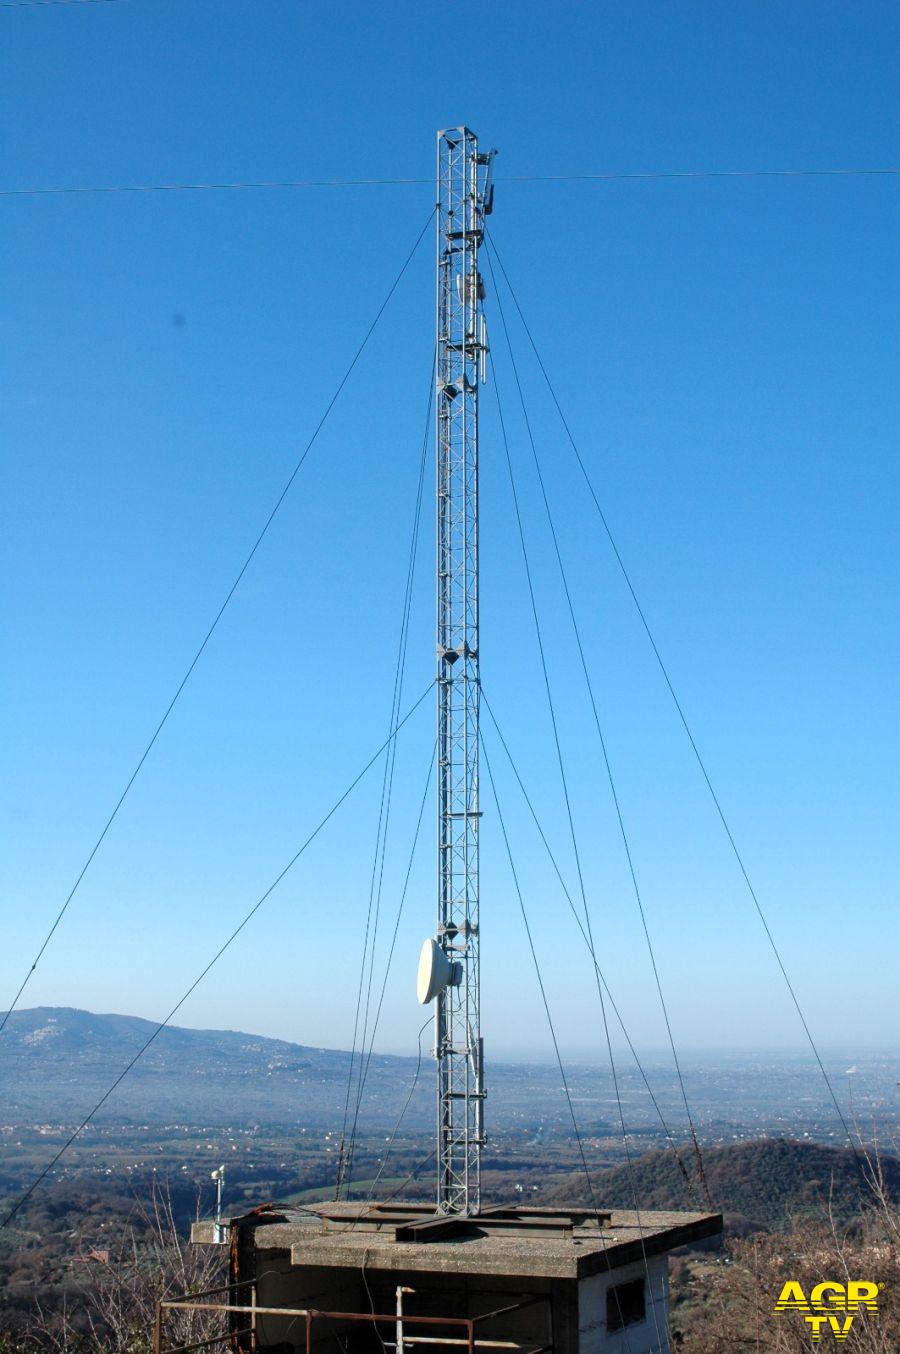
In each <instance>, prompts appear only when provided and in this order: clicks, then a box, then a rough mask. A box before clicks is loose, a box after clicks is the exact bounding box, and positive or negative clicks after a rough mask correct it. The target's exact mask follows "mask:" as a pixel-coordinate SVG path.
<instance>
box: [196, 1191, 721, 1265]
mask: <svg viewBox="0 0 900 1354" xmlns="http://www.w3.org/2000/svg"><path fill="white" fill-rule="evenodd" d="M231 1221H232V1223H233V1225H234V1226H235V1227H237V1228H238V1229H239V1230H240V1232H241V1241H242V1243H243V1244H247V1242H248V1241H249V1240H250V1239H251V1236H252V1244H253V1246H254V1247H255V1249H256V1250H266V1251H273V1250H274V1251H288V1252H290V1257H291V1263H292V1264H293V1265H297V1266H303V1267H306V1266H322V1267H324V1268H341V1269H359V1268H360V1267H361V1266H362V1264H363V1263H365V1267H366V1269H367V1270H405V1271H409V1272H411V1273H432V1274H483V1275H495V1276H501V1275H502V1276H507V1277H513V1278H522V1279H525V1278H531V1279H581V1278H585V1277H587V1276H588V1275H590V1274H597V1273H600V1272H601V1271H603V1270H608V1269H613V1268H618V1267H619V1266H620V1265H627V1264H631V1263H632V1262H633V1261H635V1260H641V1259H642V1258H643V1257H644V1255H646V1256H653V1255H662V1254H665V1253H666V1252H667V1251H671V1250H675V1249H676V1248H677V1247H679V1246H684V1245H687V1244H688V1243H689V1242H692V1241H700V1240H703V1239H705V1238H706V1237H711V1236H717V1235H719V1234H720V1233H721V1231H722V1215H721V1214H720V1213H685V1212H660V1211H652V1212H651V1211H647V1212H645V1211H644V1210H643V1209H642V1210H641V1212H640V1214H638V1213H637V1212H636V1211H635V1210H633V1209H613V1210H610V1211H608V1212H602V1213H599V1214H594V1213H593V1212H592V1211H591V1210H589V1209H565V1208H558V1209H537V1208H534V1209H516V1208H513V1207H510V1208H506V1209H504V1208H497V1209H490V1210H485V1212H484V1213H482V1214H481V1215H480V1216H478V1217H474V1218H465V1219H463V1218H454V1219H439V1218H437V1217H436V1215H435V1214H434V1212H433V1210H432V1209H430V1208H425V1207H422V1206H418V1207H416V1206H415V1205H401V1204H383V1205H377V1204H376V1205H372V1204H354V1203H350V1204H312V1205H310V1208H309V1210H302V1209H295V1208H291V1207H284V1208H279V1207H278V1206H277V1205H274V1206H273V1207H272V1208H271V1209H268V1210H266V1211H260V1212H256V1213H253V1214H249V1215H248V1216H246V1217H244V1218H235V1219H232V1220H231ZM445 1224H447V1225H445ZM423 1231H424V1232H425V1233H426V1236H424V1237H423V1236H418V1235H417V1233H421V1232H423ZM191 1239H192V1241H195V1242H199V1243H203V1242H211V1241H212V1240H213V1224H212V1223H211V1222H199V1223H195V1224H194V1227H193V1229H192V1233H191Z"/></svg>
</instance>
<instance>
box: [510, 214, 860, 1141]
mask: <svg viewBox="0 0 900 1354" xmlns="http://www.w3.org/2000/svg"><path fill="white" fill-rule="evenodd" d="M491 248H492V250H493V254H494V258H495V259H496V260H497V264H498V266H499V268H500V271H501V272H502V274H503V278H504V281H505V282H506V286H507V288H508V290H509V294H510V297H511V298H512V301H513V304H514V306H515V308H516V311H517V312H518V315H519V319H520V320H521V323H522V327H523V329H524V330H525V333H526V335H527V336H528V341H529V343H530V345H531V349H532V351H533V353H534V356H535V359H536V360H537V364H538V366H539V367H540V370H541V374H542V376H543V378H544V381H545V383H546V385H547V389H548V391H549V393H550V397H551V399H552V401H553V404H554V405H555V407H556V412H557V413H558V415H559V418H560V421H561V423H562V426H563V429H564V430H565V434H566V438H567V440H568V442H569V445H570V446H571V448H572V451H573V453H574V455H575V460H576V462H577V464H578V468H579V470H580V471H581V475H582V478H583V479H584V482H585V485H586V487H587V490H588V494H589V496H590V499H591V501H592V503H593V505H594V508H595V509H596V512H597V515H598V517H599V519H600V523H601V526H602V528H603V531H604V534H605V536H606V538H607V540H608V541H609V544H610V548H611V549H612V552H613V555H614V556H615V560H616V564H617V565H618V567H619V571H620V572H621V574H622V578H623V579H624V581H625V586H626V587H627V589H628V592H629V595H630V597H631V600H632V602H633V604H634V607H635V610H636V612H637V615H638V617H639V619H640V623H641V626H642V628H643V630H644V633H645V634H646V636H647V639H648V641H649V644H650V647H651V649H652V651H653V655H654V657H655V659H656V662H657V665H658V667H659V670H660V673H661V674H662V677H663V681H664V682H665V685H666V687H667V689H668V692H669V695H670V696H671V698H672V702H673V704H674V706H675V709H676V711H677V713H678V718H679V720H680V722H681V725H682V727H683V729H684V731H685V734H686V736H687V739H688V742H689V744H690V747H691V750H692V752H693V754H694V758H695V760H696V762H697V765H698V767H699V769H700V773H701V775H702V777H703V780H704V783H705V785H706V788H707V790H708V792H709V795H710V798H711V800H712V803H713V805H714V807H715V811H716V814H717V816H718V818H719V821H720V822H721V824H722V827H723V829H724V832H725V836H726V837H727V839H728V843H729V845H730V847H731V851H732V854H733V855H734V858H735V861H736V863H737V866H738V869H739V871H740V874H741V876H742V878H743V880H744V883H745V885H746V887H747V891H748V893H749V895H750V898H751V899H752V901H753V906H754V908H755V910H756V913H757V916H758V917H759V920H760V922H761V923H762V927H763V930H764V931H765V934H766V938H767V940H768V942H769V945H770V947H771V950H772V953H773V955H774V956H775V961H776V963H777V965H778V968H779V970H780V972H781V976H782V978H783V979H784V983H785V986H786V988H787V990H788V993H789V994H790V998H791V1001H792V1003H793V1005H794V1009H795V1010H796V1012H797V1015H798V1017H799V1019H800V1024H801V1025H802V1027H803V1032H804V1034H805V1035H806V1039H807V1042H808V1043H809V1046H810V1049H811V1050H812V1054H813V1057H814V1058H815V1061H816V1064H817V1066H818V1068H819V1071H820V1073H821V1074H822V1079H823V1081H824V1082H825V1085H826V1087H827V1089H828V1093H829V1095H830V1097H831V1101H832V1104H833V1105H834V1108H835V1111H836V1112H837V1116H838V1119H839V1120H840V1123H841V1126H842V1128H843V1130H844V1133H845V1135H846V1137H847V1141H848V1143H849V1144H850V1149H851V1151H852V1152H853V1155H854V1157H855V1158H856V1162H857V1165H858V1166H860V1167H862V1161H861V1159H860V1155H859V1152H858V1150H857V1147H856V1142H855V1140H854V1138H853V1135H852V1133H851V1132H850V1126H849V1124H848V1123H847V1119H846V1116H845V1115H844V1112H843V1110H842V1109H841V1106H840V1102H839V1101H838V1098H837V1095H836V1094H835V1090H834V1086H833V1085H832V1081H831V1078H830V1077H829V1075H828V1073H827V1071H826V1070H825V1064H824V1063H823V1061H822V1057H821V1055H820V1053H819V1049H818V1046H817V1044H816V1041H815V1039H814V1038H813V1034H812V1030H811V1029H810V1027H809V1024H808V1022H807V1019H806V1016H805V1015H804V1012H803V1008H802V1006H801V1005H800V999H799V997H798V996H797V993H796V990H795V988H794V984H793V983H792V982H791V979H790V976H789V974H788V971H787V968H786V966H785V963H784V960H783V959H782V957H781V951H780V950H779V948H778V944H777V942H776V940H775V936H774V935H773V933H772V929H771V927H770V925H769V922H768V918H767V917H766V914H765V912H764V910H763V906H762V904H761V903H760V901H759V895H758V894H757V892H756V889H755V887H754V885H753V883H752V881H751V879H750V874H749V871H748V869H747V866H746V864H745V863H744V858H743V855H742V853H741V851H740V849H739V847H738V844H737V841H736V840H735V837H734V834H733V832H732V830H731V827H730V825H729V822H728V819H727V818H726V816H725V810H724V809H723V807H722V802H721V800H720V798H719V796H718V793H717V792H716V790H715V788H714V786H713V783H712V779H711V777H710V774H709V771H708V770H707V767H706V762H705V761H704V759H703V757H702V755H701V753H700V749H699V747H698V745H697V741H696V739H695V737H694V734H693V731H692V729H691V726H690V724H689V723H688V719H687V715H686V714H685V712H684V707H683V705H682V703H681V701H680V700H679V698H678V695H677V694H676V691H675V687H674V684H673V682H672V679H671V677H670V675H669V670H668V668H667V667H666V664H665V662H664V661H663V657H662V654H661V653H660V650H659V646H658V645H657V643H656V639H655V638H654V635H653V631H652V630H651V628H650V622H649V621H648V620H647V615H646V612H645V611H644V608H643V606H642V605H641V603H640V601H639V599H638V595H637V591H636V590H635V587H634V584H633V582H632V580H631V575H630V573H629V572H628V569H627V568H626V566H625V561H624V559H623V558H622V555H621V553H620V551H619V547H618V545H617V544H616V540H615V537H614V536H613V534H612V530H611V528H610V525H609V522H608V521H607V518H606V514H605V513H604V511H603V508H602V506H601V504H600V499H599V498H598V496H597V491H596V489H595V488H594V484H593V481H592V480H591V477H590V475H589V474H588V470H587V466H586V465H585V463H584V458H583V457H582V455H581V452H580V450H579V448H578V445H577V443H576V441H575V438H574V435H573V433H572V430H571V427H570V425H569V422H568V420H567V418H566V416H565V414H564V412H563V409H562V405H561V404H560V402H559V398H558V396H557V394H556V390H555V388H554V386H553V383H552V381H551V380H550V374H549V372H548V371H547V368H546V366H545V364H544V360H543V358H542V357H541V354H540V352H539V351H538V347H537V344H536V342H535V339H534V335H533V334H532V331H531V329H530V327H529V325H528V322H527V320H526V319H525V315H524V313H523V311H522V307H521V305H520V304H519V300H518V297H517V296H516V292H515V290H514V288H513V285H512V282H511V281H510V278H509V274H508V273H507V271H506V268H505V266H504V264H503V259H502V257H501V255H500V251H499V250H498V248H497V242H496V240H495V239H493V238H492V239H491Z"/></svg>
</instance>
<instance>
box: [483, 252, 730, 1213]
mask: <svg viewBox="0 0 900 1354" xmlns="http://www.w3.org/2000/svg"><path fill="white" fill-rule="evenodd" d="M487 260H488V267H489V268H490V273H491V282H492V284H493V287H494V293H495V295H496V298H497V307H498V310H499V312H500V323H501V326H502V328H503V337H504V339H505V341H506V349H507V352H508V354H509V361H510V365H511V366H512V372H513V377H514V379H515V383H516V390H517V391H518V395H519V403H520V406H521V409H522V417H523V419H524V421H525V429H526V431H527V433H528V441H529V444H530V446H531V455H532V460H533V462H534V468H535V471H536V472H537V478H538V484H539V485H540V490H541V499H542V501H543V504H544V512H545V513H546V516H547V524H548V526H549V528H550V536H551V539H552V541H553V550H554V554H555V556H556V563H557V565H558V567H559V574H560V578H561V580H562V586H563V593H564V594H565V599H566V608H567V610H568V613H569V619H570V621H571V623H572V630H573V633H574V636H575V644H576V647H577V649H578V657H579V660H580V662H581V670H582V673H583V675H584V680H585V685H586V687H587V693H588V700H589V701H590V706H591V712H592V714H593V717H594V726H595V728H596V730H597V736H598V739H599V742H600V750H601V752H602V754H603V764H604V767H605V768H606V778H607V781H608V783H609V788H610V793H611V795H612V802H613V806H614V808H615V813H616V820H617V822H618V826H619V835H620V837H621V839H622V845H623V847H624V851H625V858H626V860H627V862H628V871H629V874H630V877H631V886H632V891H633V893H634V897H635V902H636V903H637V910H638V914H639V916H640V919H641V926H642V928H643V932H644V939H645V940H646V943H647V952H648V954H649V956H650V965H651V968H652V970H653V977H654V981H655V983H656V991H657V995H658V996H659V1004H660V1008H661V1010H662V1015H663V1020H664V1022H665V1026H666V1034H667V1037H668V1041H669V1047H670V1049H671V1051H672V1060H673V1062H674V1064H675V1072H676V1074H677V1077H678V1084H679V1086H680V1088H681V1098H682V1101H683V1103H684V1110H685V1114H686V1115H687V1122H688V1128H689V1130H690V1135H691V1142H692V1144H693V1148H694V1160H695V1161H696V1164H697V1172H698V1175H699V1177H700V1182H701V1184H702V1185H703V1188H704V1190H705V1191H706V1194H707V1202H708V1203H709V1204H710V1205H712V1199H711V1198H710V1197H709V1189H708V1186H707V1182H706V1172H705V1169H704V1166H703V1154H702V1152H701V1150H700V1143H699V1141H698V1139H697V1131H696V1128H695V1125H694V1116H693V1114H692V1113H691V1107H690V1105H689V1103H688V1097H687V1090H686V1089H685V1084H684V1077H683V1075H682V1072H681V1062H680V1059H679V1057H678V1050H677V1048H676V1047H675V1036H674V1033H673V1031H672V1023H671V1020H670V1018H669V1008H668V1004H667V1002H666V998H665V995H664V993H663V988H662V979H661V978H660V975H659V967H658V965H657V962H656V953H655V951H654V947H653V941H652V940H651V938H650V928H649V926H648V924H647V915H646V912H645V910H644V901H643V898H642V897H641V890H640V886H639V884H638V878H637V870H636V869H635V864H634V856H633V854H632V850H631V843H630V841H629V838H628V833H627V831H626V829H625V819H624V816H623V814H622V807H621V803H620V801H619V792H618V789H617V788H616V782H615V777H614V776H613V769H612V762H611V761H610V757H609V751H608V749H607V746H606V738H605V737H604V734H603V727H602V725H601V723H600V713H599V711H598V709H597V699H596V696H595V694H594V684H593V681H592V680H591V673H590V667H589V664H588V661H587V657H586V655H585V651H584V643H583V641H582V638H581V627H580V626H579V624H578V619H577V617H576V615H575V604H574V602H573V600H572V590H571V588H570V587H569V578H568V573H567V571H566V566H565V564H564V562H563V557H562V550H561V548H560V544H559V536H558V534H557V530H556V522H555V520H554V517H553V511H552V509H551V507H550V498H549V496H548V493H547V486H546V482H545V479H544V472H543V468H542V466H541V462H540V457H539V456H538V450H537V443H536V441H535V437H534V431H533V429H532V426H531V419H530V418H529V415H528V408H527V405H526V402H525V391H524V389H523V386H522V381H521V378H520V376H519V366H518V363H517V362H516V356H515V353H514V352H513V346H512V339H511V337H510V332H509V327H508V325H507V323H506V311H505V310H504V308H503V302H502V300H501V297H500V289H499V287H498V286H497V277H496V273H495V272H494V263H493V259H492V258H491V254H490V249H489V250H488V252H487Z"/></svg>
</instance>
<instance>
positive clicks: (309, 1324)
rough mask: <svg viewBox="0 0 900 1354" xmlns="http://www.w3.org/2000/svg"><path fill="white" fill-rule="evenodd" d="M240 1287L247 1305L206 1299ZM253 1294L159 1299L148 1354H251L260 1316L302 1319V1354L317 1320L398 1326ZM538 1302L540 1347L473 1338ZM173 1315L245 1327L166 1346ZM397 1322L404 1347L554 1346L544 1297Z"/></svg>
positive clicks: (540, 1350)
mask: <svg viewBox="0 0 900 1354" xmlns="http://www.w3.org/2000/svg"><path fill="white" fill-rule="evenodd" d="M242 1287H249V1289H250V1294H249V1297H250V1301H249V1303H237V1302H230V1301H224V1302H223V1301H222V1300H221V1298H220V1300H219V1301H211V1299H213V1298H216V1297H217V1296H218V1295H221V1294H225V1295H226V1297H227V1298H230V1297H232V1296H233V1295H234V1290H235V1288H242ZM256 1296H257V1294H256V1285H255V1282H254V1281H253V1280H247V1281H245V1282H244V1283H242V1284H228V1285H223V1286H222V1287H221V1288H210V1289H206V1290H205V1291H203V1292H200V1293H186V1294H185V1295H184V1296H183V1297H180V1298H161V1299H160V1300H159V1301H158V1302H157V1304H156V1316H155V1320H154V1325H153V1354H188V1352H189V1351H195V1350H199V1349H209V1348H211V1347H212V1346H214V1345H224V1344H233V1346H234V1347H235V1348H239V1347H240V1346H238V1345H237V1342H238V1341H239V1340H242V1339H244V1338H245V1337H249V1342H248V1343H249V1348H250V1350H251V1351H255V1350H256V1349H257V1348H258V1341H257V1318H258V1317H260V1316H277V1317H290V1318H292V1319H294V1320H297V1319H300V1318H302V1319H303V1321H304V1322H305V1338H304V1347H305V1351H306V1354H312V1345H313V1328H314V1326H315V1324H316V1322H323V1321H333V1322H339V1323H345V1322H350V1323H352V1322H360V1323H363V1324H366V1325H370V1326H377V1325H388V1326H394V1327H396V1326H397V1322H398V1317H397V1314H396V1313H391V1314H389V1315H380V1314H378V1313H376V1312H329V1311H322V1310H320V1309H319V1308H315V1307H268V1306H266V1307H261V1306H260V1305H259V1304H258V1303H257V1301H256ZM540 1302H546V1303H547V1308H548V1317H549V1323H548V1325H549V1330H548V1337H547V1341H546V1343H545V1344H535V1343H534V1342H533V1341H530V1342H523V1341H520V1340H493V1339H484V1338H480V1339H479V1338H476V1334H475V1328H476V1326H477V1325H478V1324H479V1323H481V1322H484V1321H490V1320H493V1319H495V1318H496V1317H500V1316H507V1315H509V1314H510V1313H512V1312H517V1311H521V1310H522V1309H523V1308H525V1307H530V1306H533V1305H534V1304H536V1303H540ZM176 1311H191V1312H219V1313H221V1314H222V1315H223V1317H230V1316H231V1315H232V1314H237V1315H240V1316H243V1317H245V1318H247V1319H248V1321H249V1324H248V1325H247V1326H244V1327H241V1328H240V1329H233V1328H232V1329H228V1330H223V1331H222V1332H221V1334H218V1335H211V1336H208V1337H207V1338H206V1339H205V1340H197V1341H194V1342H192V1343H191V1344H187V1345H173V1346H167V1345H166V1343H165V1335H166V1329H165V1326H166V1317H167V1315H168V1314H169V1313H170V1312H176ZM402 1322H403V1326H404V1336H403V1343H404V1345H445V1346H449V1347H451V1348H462V1349H465V1351H466V1354H476V1349H482V1350H486V1351H490V1350H508V1351H511V1352H514V1354H547V1351H551V1350H552V1348H553V1338H552V1306H551V1304H550V1301H549V1298H548V1297H547V1296H546V1295H544V1294H537V1295H535V1296H532V1297H527V1298H524V1299H522V1300H521V1301H519V1302H514V1303H510V1304H508V1305H507V1306H505V1307H498V1308H496V1309H495V1310H494V1311H490V1312H481V1313H479V1314H478V1315H477V1316H412V1315H410V1314H409V1313H407V1312H404V1313H403V1316H402ZM415 1326H420V1327H426V1328H428V1327H435V1326H442V1327H444V1328H446V1327H448V1326H449V1327H452V1328H453V1329H454V1330H458V1331H460V1334H459V1335H457V1336H453V1335H428V1334H422V1335H415V1334H406V1331H405V1328H406V1327H415ZM382 1343H384V1344H386V1345H392V1344H393V1341H383V1342H382Z"/></svg>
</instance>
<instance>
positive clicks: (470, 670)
mask: <svg viewBox="0 0 900 1354" xmlns="http://www.w3.org/2000/svg"><path fill="white" fill-rule="evenodd" d="M493 156H494V152H493V151H490V152H488V153H486V154H480V153H479V151H478V141H477V138H476V137H475V135H474V133H473V132H471V131H469V129H468V128H467V127H455V128H451V129H448V130H446V131H442V132H439V133H438V163H437V367H436V372H437V392H436V410H437V443H436V453H437V723H438V769H437V776H438V787H437V788H438V843H437V846H438V930H437V944H438V945H439V946H440V948H441V950H442V951H443V954H444V957H445V959H446V961H447V964H448V966H449V970H448V971H449V972H450V974H451V975H452V976H451V978H450V981H449V982H448V983H447V985H446V986H445V987H444V988H443V990H442V991H440V992H439V993H438V995H437V1001H436V1007H435V1048H434V1053H435V1057H436V1058H437V1064H438V1105H437V1116H438V1121H437V1155H438V1197H437V1203H438V1210H439V1212H442V1213H462V1214H470V1213H477V1212H478V1210H479V1207H480V1194H481V1147H482V1143H483V1142H484V1097H485V1087H484V1060H483V1046H482V1039H481V1018H480V999H479V934H478V820H479V816H480V814H479V805H478V720H479V699H480V685H479V675H478V650H479V642H478V391H479V386H480V385H481V383H482V382H483V380H484V377H485V366H486V360H487V332H486V327H485V320H484V314H483V310H482V302H483V299H484V285H483V283H482V279H481V275H480V273H479V271H478V250H479V246H480V245H481V242H482V237H483V233H484V218H485V216H486V215H487V214H488V213H489V212H490V210H491V199H492V189H491V185H490V176H491V162H492V160H493Z"/></svg>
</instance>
